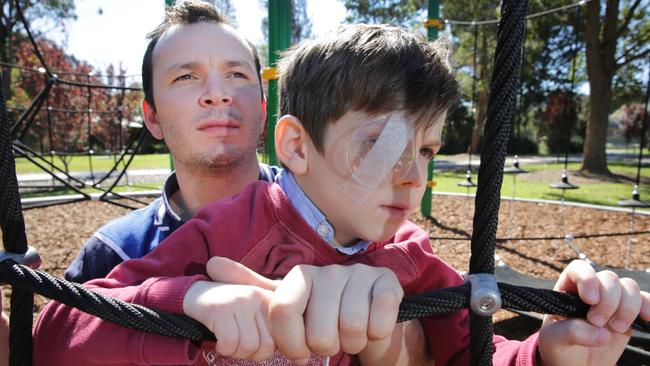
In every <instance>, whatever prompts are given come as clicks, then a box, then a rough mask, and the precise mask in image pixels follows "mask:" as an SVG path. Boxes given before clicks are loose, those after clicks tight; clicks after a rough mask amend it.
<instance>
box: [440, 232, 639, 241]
mask: <svg viewBox="0 0 650 366" xmlns="http://www.w3.org/2000/svg"><path fill="white" fill-rule="evenodd" d="M645 234H650V230H640V231H620V232H614V233H597V234H577V235H571V236H572V237H573V239H591V238H605V237H616V236H630V235H645ZM471 239H472V238H470V237H469V236H465V237H462V236H460V237H459V236H429V240H471ZM564 239H566V236H523V237H504V238H499V237H497V238H496V241H497V243H500V242H506V241H527V240H530V241H538V240H564Z"/></svg>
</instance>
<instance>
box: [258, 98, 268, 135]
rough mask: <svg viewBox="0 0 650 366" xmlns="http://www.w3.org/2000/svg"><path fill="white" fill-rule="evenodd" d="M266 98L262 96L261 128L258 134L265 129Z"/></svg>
mask: <svg viewBox="0 0 650 366" xmlns="http://www.w3.org/2000/svg"><path fill="white" fill-rule="evenodd" d="M266 116H267V114H266V98H264V96H262V128H260V131H261V132H260V133H263V132H264V128H265V127H266Z"/></svg>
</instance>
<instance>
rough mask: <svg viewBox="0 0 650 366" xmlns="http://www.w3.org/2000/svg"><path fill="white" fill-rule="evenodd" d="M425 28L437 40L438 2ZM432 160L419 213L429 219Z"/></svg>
mask: <svg viewBox="0 0 650 366" xmlns="http://www.w3.org/2000/svg"><path fill="white" fill-rule="evenodd" d="M425 25H426V27H427V37H428V38H429V40H434V39H436V38H438V30H439V29H440V28H441V25H442V23H441V22H440V0H429V16H428V20H427V22H426V23H425ZM433 165H434V163H433V160H432V161H431V162H430V163H429V168H428V169H427V188H426V189H425V190H424V195H423V196H422V203H421V205H420V211H421V212H422V216H424V217H431V199H432V197H431V188H432V187H433Z"/></svg>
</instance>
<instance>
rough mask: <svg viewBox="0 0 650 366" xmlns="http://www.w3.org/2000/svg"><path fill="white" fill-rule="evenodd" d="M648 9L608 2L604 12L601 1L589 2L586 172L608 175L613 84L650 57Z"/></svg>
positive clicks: (641, 2)
mask: <svg viewBox="0 0 650 366" xmlns="http://www.w3.org/2000/svg"><path fill="white" fill-rule="evenodd" d="M648 7H649V3H648V1H647V0H622V1H619V0H607V1H606V2H605V8H604V9H602V7H601V2H600V1H590V2H589V3H587V14H586V18H587V20H586V34H585V41H586V46H587V73H588V75H589V87H590V94H589V104H590V110H589V116H588V121H587V131H586V136H585V144H584V160H583V162H582V170H584V171H588V172H591V173H596V174H608V173H609V170H608V169H607V156H606V151H605V147H606V143H607V126H608V116H609V113H610V111H611V110H612V99H613V90H612V89H613V88H612V85H613V81H614V77H615V75H616V73H617V72H619V71H621V70H622V69H625V68H630V67H632V68H634V67H640V66H639V65H640V64H641V63H642V62H643V59H644V58H646V57H647V56H648V55H649V54H650V22H648ZM621 9H623V10H622V11H621Z"/></svg>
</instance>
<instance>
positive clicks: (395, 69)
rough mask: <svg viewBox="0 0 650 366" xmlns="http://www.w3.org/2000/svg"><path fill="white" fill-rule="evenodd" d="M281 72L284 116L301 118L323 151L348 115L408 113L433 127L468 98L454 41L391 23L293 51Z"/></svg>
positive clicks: (354, 29)
mask: <svg viewBox="0 0 650 366" xmlns="http://www.w3.org/2000/svg"><path fill="white" fill-rule="evenodd" d="M278 69H279V75H280V78H279V90H280V92H279V94H280V96H279V105H280V114H281V115H285V114H290V115H293V116H295V117H297V118H298V119H299V120H300V121H301V122H302V124H303V126H304V127H305V130H306V131H307V133H308V134H309V136H310V138H311V139H312V142H313V143H314V146H315V147H316V148H317V149H318V151H320V152H321V153H322V152H323V143H324V141H323V140H324V136H325V132H326V128H327V124H328V123H332V122H334V121H336V120H338V119H339V118H341V117H342V116H343V115H344V114H345V113H346V112H348V111H358V110H360V111H364V112H367V113H370V114H380V113H386V112H390V111H393V110H398V109H402V110H405V111H406V112H407V114H409V115H411V116H412V117H413V118H415V120H416V121H417V122H416V123H417V124H432V123H433V122H435V120H437V119H438V118H439V117H440V116H441V115H442V113H443V112H445V111H447V110H448V109H449V108H450V107H451V106H452V105H453V104H455V103H456V102H457V101H458V99H459V98H460V90H459V86H458V82H457V80H456V78H455V77H454V70H453V69H454V67H453V65H452V63H451V51H450V47H449V45H448V43H447V42H445V41H442V40H438V41H434V42H431V43H429V42H427V41H426V39H425V38H424V37H422V36H419V35H416V34H412V33H410V32H407V31H406V30H404V29H401V28H397V27H392V26H389V25H366V24H357V25H344V26H340V27H339V28H338V29H337V30H336V31H334V32H333V33H331V34H329V36H327V37H323V38H319V39H316V40H312V41H305V42H303V43H300V44H298V45H296V46H294V47H292V48H291V49H289V50H288V51H286V52H285V53H284V55H283V58H282V59H281V61H280V62H279V67H278ZM416 127H417V126H416Z"/></svg>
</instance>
